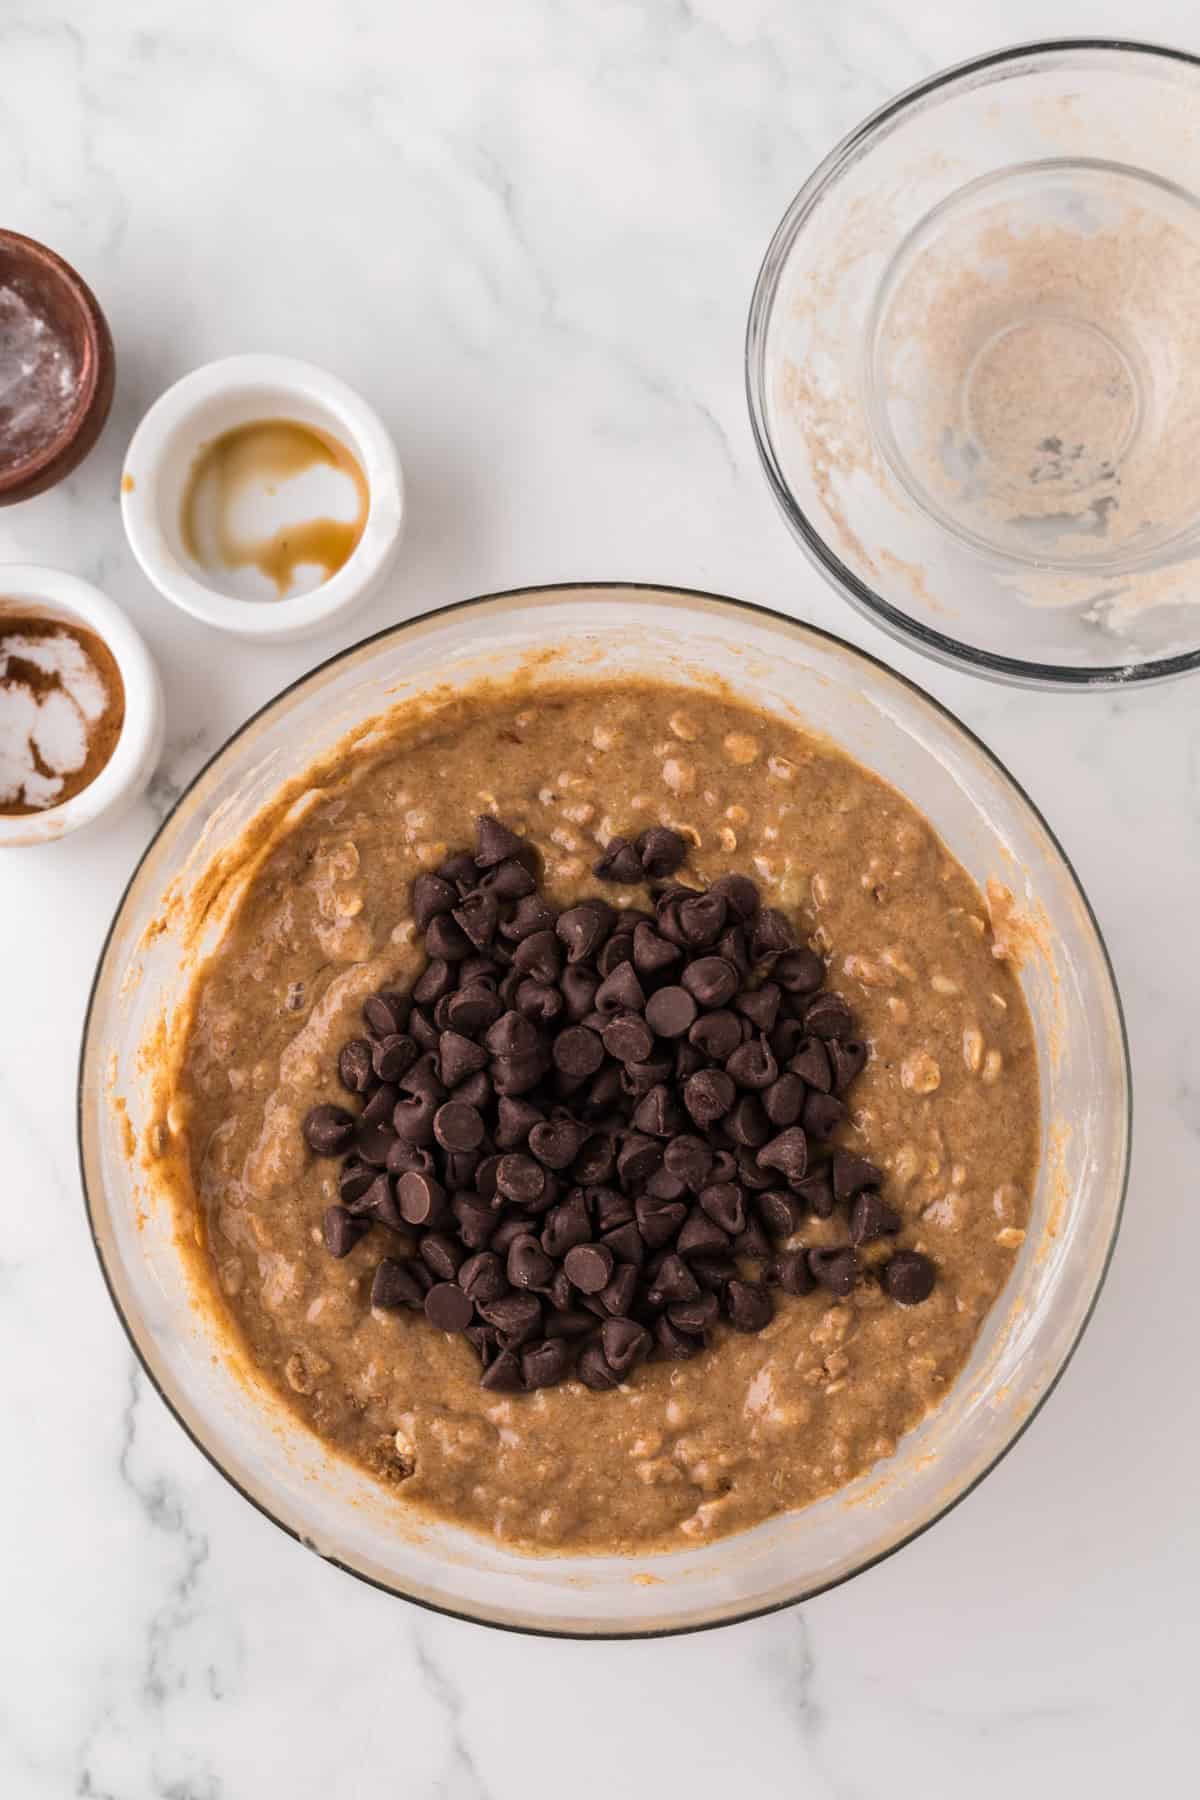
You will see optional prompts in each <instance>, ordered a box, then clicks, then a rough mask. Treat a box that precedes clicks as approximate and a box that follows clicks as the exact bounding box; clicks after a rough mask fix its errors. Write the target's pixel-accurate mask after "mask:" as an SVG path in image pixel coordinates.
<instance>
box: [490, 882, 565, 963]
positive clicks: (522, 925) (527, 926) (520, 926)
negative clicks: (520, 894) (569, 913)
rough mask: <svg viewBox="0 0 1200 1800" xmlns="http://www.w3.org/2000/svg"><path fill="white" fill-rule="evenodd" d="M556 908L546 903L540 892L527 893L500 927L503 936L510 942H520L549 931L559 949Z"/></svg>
mask: <svg viewBox="0 0 1200 1800" xmlns="http://www.w3.org/2000/svg"><path fill="white" fill-rule="evenodd" d="M555 916H556V915H555V913H554V909H553V908H552V907H550V906H548V905H547V904H546V902H545V901H544V900H543V899H542V897H541V895H540V894H526V896H525V898H524V899H523V900H518V901H517V904H516V906H515V908H514V909H513V915H512V918H511V919H506V920H505V922H504V924H503V925H501V927H500V935H501V937H505V938H507V939H508V940H509V942H510V943H513V944H520V943H523V942H524V941H525V939H526V938H530V937H539V936H540V935H541V934H542V932H544V931H548V932H549V933H550V936H551V937H552V938H553V939H554V947H555V950H556V951H557V949H558V939H557V938H556V937H554V920H555Z"/></svg>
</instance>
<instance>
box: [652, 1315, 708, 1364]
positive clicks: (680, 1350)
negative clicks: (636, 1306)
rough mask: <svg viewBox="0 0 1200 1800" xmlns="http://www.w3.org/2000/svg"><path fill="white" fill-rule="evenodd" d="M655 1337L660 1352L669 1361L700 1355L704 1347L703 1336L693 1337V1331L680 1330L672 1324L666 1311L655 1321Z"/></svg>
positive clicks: (679, 1360) (681, 1360)
mask: <svg viewBox="0 0 1200 1800" xmlns="http://www.w3.org/2000/svg"><path fill="white" fill-rule="evenodd" d="M654 1339H655V1342H656V1344H657V1345H658V1349H659V1353H660V1354H661V1355H662V1356H665V1357H666V1359H667V1361H668V1362H686V1361H687V1359H688V1358H689V1357H690V1356H698V1355H699V1354H700V1351H701V1350H703V1348H704V1339H703V1338H702V1337H693V1336H692V1335H691V1333H689V1332H686V1331H680V1329H679V1327H678V1326H677V1325H672V1323H671V1321H670V1319H669V1318H668V1317H667V1315H666V1313H663V1314H662V1316H661V1317H660V1318H657V1319H655V1321H654Z"/></svg>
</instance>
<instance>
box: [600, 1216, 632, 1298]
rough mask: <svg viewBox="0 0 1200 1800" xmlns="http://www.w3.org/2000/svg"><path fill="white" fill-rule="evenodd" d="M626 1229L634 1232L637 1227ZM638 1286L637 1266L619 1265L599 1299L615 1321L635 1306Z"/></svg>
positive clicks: (630, 1226) (626, 1227) (629, 1264)
mask: <svg viewBox="0 0 1200 1800" xmlns="http://www.w3.org/2000/svg"><path fill="white" fill-rule="evenodd" d="M624 1229H625V1230H626V1231H633V1230H635V1229H636V1227H635V1226H632V1225H627V1226H625V1227H624ZM617 1235H618V1234H617V1233H616V1232H614V1233H613V1236H614V1237H616V1236H617ZM637 1286H638V1271H637V1265H636V1264H635V1263H632V1262H624V1263H618V1265H617V1266H616V1268H615V1269H614V1270H613V1276H612V1280H611V1281H610V1282H609V1283H608V1285H607V1287H602V1288H601V1289H600V1293H599V1295H598V1296H597V1298H598V1299H599V1301H600V1304H601V1306H602V1307H603V1308H604V1310H605V1312H606V1313H609V1314H611V1316H612V1317H613V1318H614V1319H618V1318H624V1316H625V1314H626V1313H628V1311H629V1309H630V1307H631V1306H632V1305H633V1301H634V1296H635V1295H636V1293H637Z"/></svg>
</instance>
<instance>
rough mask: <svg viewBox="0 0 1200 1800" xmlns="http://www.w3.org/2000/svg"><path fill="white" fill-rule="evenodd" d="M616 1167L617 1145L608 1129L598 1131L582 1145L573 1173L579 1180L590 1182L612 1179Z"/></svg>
mask: <svg viewBox="0 0 1200 1800" xmlns="http://www.w3.org/2000/svg"><path fill="white" fill-rule="evenodd" d="M616 1169H617V1151H616V1145H615V1144H614V1143H613V1141H612V1138H611V1137H610V1136H609V1134H608V1133H607V1132H606V1131H597V1132H593V1133H592V1135H591V1136H590V1137H586V1138H585V1139H584V1140H583V1143H582V1144H581V1145H580V1147H579V1153H578V1155H577V1156H576V1158H575V1162H574V1165H573V1168H572V1173H573V1174H574V1176H575V1179H576V1180H577V1181H582V1182H583V1183H585V1184H588V1183H596V1182H604V1181H609V1180H611V1179H612V1177H613V1175H615V1174H616Z"/></svg>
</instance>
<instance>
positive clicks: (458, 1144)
mask: <svg viewBox="0 0 1200 1800" xmlns="http://www.w3.org/2000/svg"><path fill="white" fill-rule="evenodd" d="M433 1135H434V1137H435V1138H436V1139H437V1141H438V1143H439V1144H440V1145H441V1146H442V1149H443V1150H477V1149H478V1148H479V1146H480V1144H481V1143H482V1142H483V1119H482V1118H481V1116H480V1114H479V1113H478V1111H477V1110H476V1108H475V1107H473V1106H464V1105H463V1103H462V1101H461V1100H447V1101H446V1103H445V1105H443V1106H439V1107H438V1109H437V1111H436V1112H435V1113H434V1115H433Z"/></svg>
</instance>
